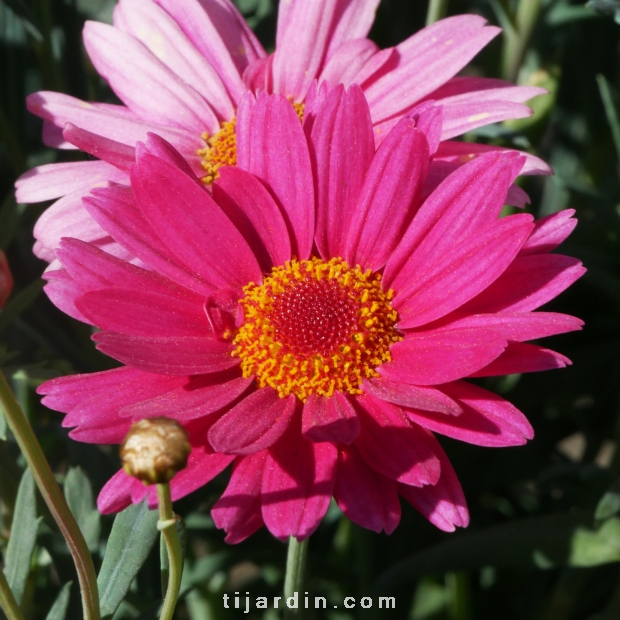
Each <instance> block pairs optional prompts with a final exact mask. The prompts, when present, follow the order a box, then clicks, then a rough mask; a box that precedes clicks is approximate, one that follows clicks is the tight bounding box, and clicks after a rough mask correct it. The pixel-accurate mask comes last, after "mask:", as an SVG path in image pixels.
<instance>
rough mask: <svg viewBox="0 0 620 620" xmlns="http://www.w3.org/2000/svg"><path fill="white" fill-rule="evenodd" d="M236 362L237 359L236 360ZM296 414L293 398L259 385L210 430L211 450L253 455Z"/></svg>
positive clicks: (283, 430)
mask: <svg viewBox="0 0 620 620" xmlns="http://www.w3.org/2000/svg"><path fill="white" fill-rule="evenodd" d="M235 361H237V360H235ZM293 413H295V397H294V396H292V395H291V396H287V397H286V398H280V396H279V395H278V393H277V392H276V391H275V390H274V389H272V388H260V389H258V390H256V391H255V392H252V393H251V394H250V395H249V396H247V397H246V398H244V399H243V400H242V401H241V402H240V403H238V404H237V405H235V406H234V407H233V408H232V409H230V410H228V411H227V412H226V413H225V414H224V415H223V416H222V417H221V418H220V419H219V420H218V421H217V422H216V423H215V424H214V425H213V426H212V427H211V429H210V431H209V435H208V438H209V443H210V444H211V446H213V449H214V450H217V451H218V452H225V453H228V454H252V453H254V452H259V451H260V450H264V449H265V448H268V447H269V446H271V445H273V443H274V442H276V441H277V440H278V439H279V438H280V437H281V436H282V434H283V433H284V432H285V431H286V429H287V428H288V426H289V423H290V421H291V418H292V417H293Z"/></svg>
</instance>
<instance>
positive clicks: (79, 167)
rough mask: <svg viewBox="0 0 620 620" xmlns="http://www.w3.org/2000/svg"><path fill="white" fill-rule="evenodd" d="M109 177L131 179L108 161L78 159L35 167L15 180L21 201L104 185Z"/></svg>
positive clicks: (120, 181)
mask: <svg viewBox="0 0 620 620" xmlns="http://www.w3.org/2000/svg"><path fill="white" fill-rule="evenodd" d="M108 181H112V182H114V183H127V182H128V181H129V177H128V176H127V175H126V174H124V173H123V172H121V171H120V170H117V169H116V168H115V167H114V166H111V165H110V164H108V163H106V162H104V161H76V162H69V163H65V164H45V165H43V166H37V167H35V168H31V169H30V170H28V172H25V173H24V174H22V175H21V177H19V179H17V181H15V199H16V200H17V202H19V203H31V202H43V201H44V200H54V199H56V198H60V197H62V196H65V195H66V194H72V193H73V192H83V193H84V194H87V193H88V192H89V191H90V190H91V189H92V188H94V187H103V186H104V185H105V184H106V183H107V182H108Z"/></svg>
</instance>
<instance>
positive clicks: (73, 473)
mask: <svg viewBox="0 0 620 620" xmlns="http://www.w3.org/2000/svg"><path fill="white" fill-rule="evenodd" d="M64 492H65V498H66V499H67V504H69V509H70V510H71V512H72V513H73V516H74V517H75V520H76V521H77V522H78V525H79V526H80V530H82V534H83V535H84V538H85V540H86V544H87V545H88V548H89V550H90V551H96V550H97V549H98V548H99V534H100V531H101V517H100V515H99V511H98V510H97V506H95V500H94V498H93V491H92V488H91V486H90V481H89V480H88V478H87V477H86V474H85V473H84V472H83V471H82V470H81V469H80V468H79V467H72V468H71V469H69V471H68V473H67V476H66V478H65V485H64Z"/></svg>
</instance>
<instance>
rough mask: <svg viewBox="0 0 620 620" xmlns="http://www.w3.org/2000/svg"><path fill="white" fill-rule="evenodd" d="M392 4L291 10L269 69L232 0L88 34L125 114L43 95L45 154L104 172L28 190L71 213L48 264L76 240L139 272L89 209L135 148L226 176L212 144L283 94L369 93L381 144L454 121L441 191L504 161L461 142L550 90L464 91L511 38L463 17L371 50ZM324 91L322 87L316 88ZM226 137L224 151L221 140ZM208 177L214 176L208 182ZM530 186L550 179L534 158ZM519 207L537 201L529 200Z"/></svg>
mask: <svg viewBox="0 0 620 620" xmlns="http://www.w3.org/2000/svg"><path fill="white" fill-rule="evenodd" d="M377 4H378V0H323V1H319V0H316V1H312V2H306V1H302V0H294V1H291V2H281V3H280V5H279V16H278V30H277V37H276V51H275V53H274V54H272V55H270V56H267V54H266V53H265V51H264V50H263V49H262V47H261V45H260V44H259V43H258V41H257V40H256V38H255V37H254V35H253V34H252V32H251V31H250V30H249V28H248V27H247V25H246V24H245V22H244V21H243V19H242V17H241V16H240V15H239V13H238V12H237V10H236V8H235V7H234V6H233V5H232V3H231V2H230V1H229V0H120V2H119V4H118V6H117V7H116V9H115V12H114V26H109V25H106V24H101V23H96V22H88V23H87V24H86V26H85V29H84V44H85V46H86V51H87V52H88V55H89V57H90V59H91V61H92V63H93V65H94V66H95V68H96V69H97V71H98V72H99V73H100V74H101V76H102V77H103V78H104V79H105V80H107V82H108V83H109V85H110V87H111V88H112V90H113V91H114V92H115V93H116V95H117V96H118V98H119V99H120V100H121V101H122V103H123V105H110V104H103V103H86V102H83V101H79V100H77V99H75V98H73V97H70V96H68V95H64V94H61V93H55V92H38V93H35V94H33V95H31V96H30V97H29V98H28V108H29V109H30V111H31V112H33V113H34V114H36V115H38V116H40V117H41V118H43V119H44V121H45V123H44V131H43V138H44V142H45V143H46V144H47V145H49V146H53V147H57V148H63V149H71V148H79V149H81V150H83V151H86V152H88V153H90V154H91V155H94V156H95V157H97V158H98V159H99V160H100V161H87V162H80V163H63V164H49V165H45V166H39V167H37V168H34V169H32V170H31V171H29V172H27V173H26V174H25V175H23V176H22V177H21V178H20V179H19V180H18V182H17V184H16V187H17V199H18V201H19V202H40V201H44V200H55V199H59V200H57V202H55V203H54V204H53V205H52V206H51V207H50V208H49V209H48V210H47V211H46V212H45V213H44V215H43V216H42V217H41V218H40V220H39V221H38V223H37V225H36V227H35V237H36V239H37V242H36V244H35V253H36V255H37V256H39V257H40V258H43V259H44V260H46V261H48V262H51V261H53V260H54V257H55V254H54V252H55V249H56V248H57V247H58V242H59V240H60V239H61V238H62V237H63V236H71V237H75V238H79V239H83V240H84V241H88V242H91V243H95V244H96V245H98V246H99V247H105V248H107V250H108V251H110V252H113V253H115V254H119V255H120V256H121V257H123V258H126V255H124V254H123V253H122V251H121V249H120V248H119V247H118V246H117V245H111V241H110V239H109V237H108V236H107V235H106V234H105V232H104V231H103V230H102V229H101V227H100V226H98V225H97V224H96V223H95V222H94V221H93V219H92V218H91V217H90V216H89V214H88V212H87V211H86V210H85V209H84V208H83V205H82V198H83V197H84V196H85V195H87V194H88V192H89V191H90V190H91V189H92V188H94V187H100V186H103V185H105V183H106V182H107V181H113V182H117V183H128V182H129V181H128V174H127V166H128V165H129V162H131V161H133V147H134V146H135V144H136V143H137V142H138V141H140V140H145V139H146V136H147V133H148V132H152V133H155V134H156V135H159V136H161V137H162V138H164V139H166V140H167V141H168V142H170V144H172V145H173V146H174V147H175V148H176V149H177V150H178V151H179V152H180V153H181V155H183V157H184V159H185V160H186V161H187V162H188V164H189V166H190V167H191V169H192V170H193V171H194V173H195V174H197V175H198V176H201V177H203V176H205V175H210V176H209V179H210V178H211V177H212V176H213V172H212V169H213V167H214V166H215V168H217V166H218V165H219V164H220V163H222V161H224V162H225V163H234V153H233V155H232V158H231V157H230V156H228V154H227V153H226V152H224V153H222V152H221V151H218V152H217V153H216V152H215V151H213V150H211V151H208V152H207V151H205V148H206V147H207V146H208V143H207V142H205V139H204V136H205V135H208V136H210V139H212V140H216V141H217V140H219V138H221V137H222V136H223V137H226V138H229V137H230V136H231V135H232V138H233V140H234V124H233V125H231V121H232V120H233V119H234V118H235V115H236V113H237V108H238V106H239V104H240V102H241V100H242V97H243V96H244V94H245V93H246V92H248V90H249V91H251V92H254V93H257V92H259V91H261V90H265V91H266V92H274V93H280V94H283V95H285V96H287V97H288V98H289V99H290V100H291V101H294V102H296V103H298V104H304V103H306V102H307V101H308V98H309V97H311V96H312V90H313V88H314V89H316V83H319V84H320V83H324V82H327V83H330V84H332V85H335V84H338V83H340V84H343V85H344V86H345V87H347V86H349V85H350V84H359V85H360V86H361V88H362V90H363V92H364V94H365V96H366V98H367V100H368V102H369V105H370V113H371V119H372V123H373V128H374V138H375V141H376V143H377V144H379V143H380V142H381V141H382V140H383V138H384V136H386V135H387V133H388V131H389V129H390V128H391V127H393V126H394V125H395V124H396V123H397V122H398V120H399V119H400V118H402V116H403V114H405V113H407V112H409V111H410V110H411V109H412V108H413V107H414V106H416V105H418V104H419V103H420V102H423V101H426V100H435V101H436V102H437V103H438V104H439V105H441V107H442V109H443V128H442V133H441V140H442V141H443V143H442V145H441V148H440V150H439V151H438V152H437V154H436V160H437V162H436V164H434V166H433V169H432V171H431V178H434V177H436V178H437V179H441V178H443V177H444V176H445V174H446V173H447V171H448V170H451V169H453V168H454V167H455V166H457V165H460V164H462V163H463V162H464V161H467V160H468V158H471V157H475V156H477V155H478V154H479V153H482V152H485V151H489V150H491V151H492V150H499V149H496V148H494V147H486V146H476V147H471V148H470V146H468V145H463V144H462V143H456V142H452V141H451V138H453V137H455V136H458V135H461V134H463V133H464V132H466V131H469V130H471V129H474V128H476V127H480V126H482V125H486V124H489V123H493V122H497V121H502V120H505V119H512V118H521V117H524V116H528V115H530V114H531V110H530V109H529V108H528V107H527V106H525V105H524V104H523V102H524V101H527V100H528V99H531V98H532V97H534V96H536V95H539V94H541V93H543V92H545V91H544V90H543V89H540V88H535V87H525V86H513V85H510V84H508V83H506V82H503V81H501V80H494V79H486V78H473V77H454V76H455V75H456V74H457V73H458V72H459V71H460V70H461V69H462V68H463V67H465V65H466V64H467V63H468V62H469V61H470V60H471V59H472V58H473V57H474V56H475V55H476V54H477V53H478V52H479V51H480V50H481V49H482V48H483V47H484V46H485V45H486V44H487V43H488V42H489V41H490V40H491V39H493V38H494V37H495V36H496V35H497V34H498V33H499V28H497V27H494V26H488V25H486V22H485V20H484V19H483V18H482V17H479V16H476V15H462V16H458V17H451V18H448V19H445V20H442V21H440V22H437V23H435V24H433V25H432V26H429V27H427V28H424V29H423V30H421V31H420V32H418V33H416V34H415V35H413V36H411V37H410V38H409V39H407V40H406V41H403V42H402V43H401V44H399V45H397V46H396V47H395V48H391V49H385V50H379V49H378V48H377V46H376V45H375V44H374V43H373V42H372V41H370V40H369V39H367V38H365V37H366V35H367V33H368V31H369V29H370V27H371V25H372V22H373V19H374V13H375V10H376V7H377ZM313 84H315V86H313ZM218 136H219V138H218ZM203 165H204V166H206V168H207V169H208V170H209V171H211V172H209V173H207V172H205V169H204V168H203ZM522 173H523V174H537V173H538V174H540V173H542V174H548V173H549V168H548V166H547V165H546V164H544V163H543V162H541V161H540V160H539V159H537V158H535V157H532V156H528V159H527V163H526V165H525V167H524V169H523V170H522ZM515 198H516V200H517V202H518V203H519V204H523V203H524V201H525V199H526V197H524V195H523V193H522V192H520V193H519V194H518V195H516V196H515Z"/></svg>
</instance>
